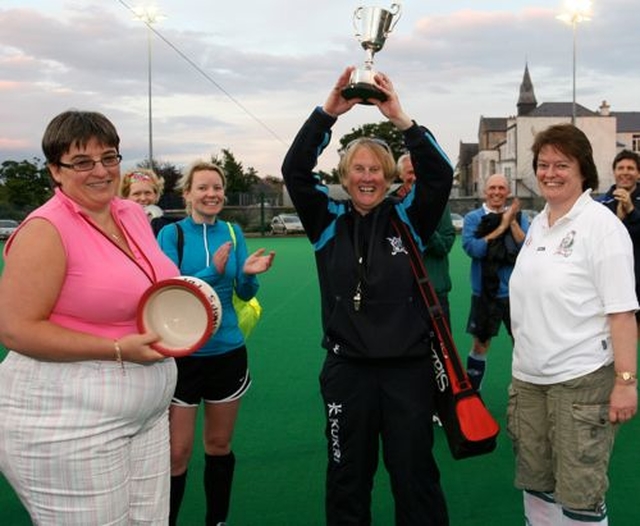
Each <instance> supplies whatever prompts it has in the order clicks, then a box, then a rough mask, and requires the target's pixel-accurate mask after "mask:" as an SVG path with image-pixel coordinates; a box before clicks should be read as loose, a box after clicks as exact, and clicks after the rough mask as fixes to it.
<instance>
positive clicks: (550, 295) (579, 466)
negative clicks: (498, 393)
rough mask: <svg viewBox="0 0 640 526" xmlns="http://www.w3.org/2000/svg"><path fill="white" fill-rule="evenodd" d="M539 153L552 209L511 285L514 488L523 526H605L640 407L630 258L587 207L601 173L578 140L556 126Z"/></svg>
mask: <svg viewBox="0 0 640 526" xmlns="http://www.w3.org/2000/svg"><path fill="white" fill-rule="evenodd" d="M532 151H533V168H534V170H535V173H536V178H537V180H538V185H539V188H540V193H541V195H542V196H543V197H544V198H545V200H546V206H545V208H544V210H543V211H542V213H541V214H539V215H538V216H537V217H536V218H535V219H534V221H533V223H532V224H531V226H530V228H529V231H528V233H527V237H526V240H525V242H524V246H523V247H522V249H521V251H520V254H519V256H518V259H517V262H516V265H515V269H514V271H513V274H512V276H511V280H510V284H509V286H510V297H511V322H512V329H513V336H514V340H515V346H514V352H513V365H512V375H513V378H512V384H511V386H510V389H509V406H508V431H509V434H510V436H511V438H512V440H513V444H514V451H515V454H516V476H515V484H516V487H518V488H520V489H522V490H523V492H524V512H525V517H526V520H527V524H531V525H532V526H542V525H550V526H551V525H559V524H562V525H570V524H580V525H582V526H584V525H585V523H587V524H588V523H597V524H599V525H600V526H604V525H606V524H608V522H607V510H606V505H605V493H606V490H607V488H608V486H609V481H608V477H607V470H608V466H609V458H610V454H611V450H612V447H613V441H614V433H615V425H616V424H619V423H622V422H626V421H627V420H629V419H630V418H631V417H633V415H635V413H636V410H637V403H638V397H637V380H636V372H637V369H636V324H635V317H634V312H635V310H636V309H637V308H638V302H637V300H636V297H635V285H634V271H633V251H632V250H633V249H632V245H631V240H630V239H629V235H628V234H627V231H626V229H625V228H624V226H623V225H622V223H621V222H620V221H619V220H617V218H616V217H615V216H614V215H613V214H611V212H609V210H607V209H606V208H605V207H604V206H602V205H601V204H600V203H597V202H595V201H594V200H593V199H592V198H591V195H590V193H591V190H593V189H595V188H597V186H598V174H597V170H596V166H595V163H594V161H593V153H592V148H591V144H590V143H589V140H588V139H587V137H586V135H585V134H584V133H583V132H582V131H580V130H579V129H578V128H576V127H575V126H573V125H570V124H560V125H555V126H551V127H550V128H548V129H546V130H544V131H542V132H540V133H539V134H538V135H537V136H536V138H535V141H534V144H533V146H532Z"/></svg>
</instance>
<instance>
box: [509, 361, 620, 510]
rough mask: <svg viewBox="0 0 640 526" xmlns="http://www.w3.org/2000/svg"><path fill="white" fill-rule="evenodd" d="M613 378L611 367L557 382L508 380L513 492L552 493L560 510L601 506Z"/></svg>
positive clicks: (610, 444)
mask: <svg viewBox="0 0 640 526" xmlns="http://www.w3.org/2000/svg"><path fill="white" fill-rule="evenodd" d="M614 380H615V375H614V369H613V365H608V366H605V367H602V368H600V369H598V370H597V371H595V372H593V373H590V374H587V375H585V376H582V377H580V378H576V379H574V380H570V381H568V382H563V383H559V384H551V385H536V384H531V383H528V382H522V381H520V380H517V379H515V378H513V379H512V384H511V386H510V387H509V405H508V407H507V432H508V434H509V436H510V437H511V440H512V441H513V447H514V451H515V454H516V476H515V486H516V487H517V488H520V489H526V490H531V491H540V492H547V493H553V494H554V496H555V500H556V502H558V503H559V504H561V505H562V506H563V507H565V508H573V509H580V510H587V509H595V508H597V506H598V505H600V504H601V503H602V502H604V497H605V493H606V491H607V488H608V487H609V479H608V477H607V470H608V468H609V458H610V455H611V450H612V448H613V441H614V435H615V429H616V428H615V426H614V425H613V424H611V423H610V422H609V396H610V395H611V390H612V389H613V383H614Z"/></svg>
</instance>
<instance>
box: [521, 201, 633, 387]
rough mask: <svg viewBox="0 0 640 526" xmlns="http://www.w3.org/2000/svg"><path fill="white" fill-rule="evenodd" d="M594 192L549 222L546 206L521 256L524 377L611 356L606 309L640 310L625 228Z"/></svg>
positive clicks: (587, 368) (576, 369)
mask: <svg viewBox="0 0 640 526" xmlns="http://www.w3.org/2000/svg"><path fill="white" fill-rule="evenodd" d="M590 194H591V191H590V190H588V191H586V192H584V193H583V194H582V195H581V196H580V198H579V199H578V200H577V201H576V203H575V204H574V206H573V208H572V209H571V210H570V211H569V213H568V214H566V215H565V216H563V217H562V218H560V219H558V220H557V221H556V223H555V224H554V225H553V227H551V228H550V227H549V222H548V206H546V207H545V209H544V210H543V211H542V212H541V213H540V214H539V215H538V216H536V218H535V219H534V220H533V222H532V224H531V226H530V227H529V231H528V232H527V237H526V239H525V242H524V244H523V246H522V249H521V250H520V253H519V255H518V259H517V261H516V265H515V268H514V270H513V273H512V275H511V280H510V281H509V297H510V300H511V329H512V331H513V336H514V340H515V345H514V351H513V364H512V373H513V376H514V377H515V378H518V379H520V380H523V381H526V382H531V383H534V384H545V385H546V384H553V383H558V382H563V381H566V380H570V379H573V378H578V377H580V376H583V375H585V374H588V373H591V372H593V371H595V370H597V369H599V368H600V367H602V366H604V365H607V364H610V363H612V362H613V349H612V347H611V335H610V331H609V323H608V319H607V314H612V313H617V312H627V311H635V310H637V309H638V301H637V299H636V293H635V278H634V271H633V248H632V244H631V239H630V238H629V234H628V233H627V229H626V228H625V227H624V226H623V224H622V222H621V221H620V220H619V219H618V218H617V217H616V216H615V214H612V213H611V211H610V210H607V208H606V207H605V206H603V205H602V204H601V203H598V202H596V201H594V200H593V199H592V198H591V195H590Z"/></svg>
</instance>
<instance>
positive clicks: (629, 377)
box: [616, 371, 637, 383]
mask: <svg viewBox="0 0 640 526" xmlns="http://www.w3.org/2000/svg"><path fill="white" fill-rule="evenodd" d="M616 378H619V379H620V380H622V381H623V382H627V383H631V382H635V381H636V379H637V377H636V375H635V373H632V372H629V371H616Z"/></svg>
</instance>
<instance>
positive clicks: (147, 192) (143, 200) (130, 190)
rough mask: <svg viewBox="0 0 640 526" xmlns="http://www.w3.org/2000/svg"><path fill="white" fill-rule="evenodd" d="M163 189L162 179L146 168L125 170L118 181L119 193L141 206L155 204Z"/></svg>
mask: <svg viewBox="0 0 640 526" xmlns="http://www.w3.org/2000/svg"><path fill="white" fill-rule="evenodd" d="M163 190H164V179H163V178H162V177H159V176H158V175H156V173H155V172H154V171H153V170H149V169H147V168H136V169H135V170H133V171H130V172H126V173H125V174H124V175H123V176H122V182H121V183H120V195H121V196H122V197H123V198H125V199H131V201H135V202H136V203H138V204H139V205H142V206H148V205H157V204H158V201H159V200H160V196H162V192H163Z"/></svg>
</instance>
